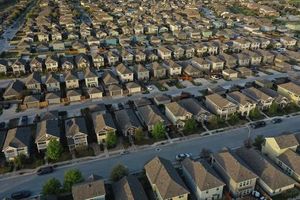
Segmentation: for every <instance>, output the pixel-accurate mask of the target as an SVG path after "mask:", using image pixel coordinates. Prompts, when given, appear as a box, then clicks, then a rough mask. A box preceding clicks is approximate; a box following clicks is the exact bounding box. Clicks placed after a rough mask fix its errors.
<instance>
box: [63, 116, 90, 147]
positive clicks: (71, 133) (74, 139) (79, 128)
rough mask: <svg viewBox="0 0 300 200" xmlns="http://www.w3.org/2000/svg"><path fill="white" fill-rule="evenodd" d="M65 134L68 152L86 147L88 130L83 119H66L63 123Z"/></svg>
mask: <svg viewBox="0 0 300 200" xmlns="http://www.w3.org/2000/svg"><path fill="white" fill-rule="evenodd" d="M65 132H66V137H67V143H68V147H69V150H70V151H72V150H74V149H76V148H80V147H87V146H88V141H87V137H88V130H87V128H86V123H85V119H84V118H83V117H76V118H71V119H67V120H66V121H65Z"/></svg>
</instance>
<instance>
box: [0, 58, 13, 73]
mask: <svg viewBox="0 0 300 200" xmlns="http://www.w3.org/2000/svg"><path fill="white" fill-rule="evenodd" d="M10 64H11V63H10V62H9V61H8V60H6V59H5V60H0V74H6V73H7V69H8V67H9V66H10Z"/></svg>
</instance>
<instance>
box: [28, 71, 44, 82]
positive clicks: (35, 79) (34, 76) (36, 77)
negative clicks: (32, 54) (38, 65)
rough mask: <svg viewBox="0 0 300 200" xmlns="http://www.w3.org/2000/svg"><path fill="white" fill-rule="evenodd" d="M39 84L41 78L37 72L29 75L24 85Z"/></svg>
mask: <svg viewBox="0 0 300 200" xmlns="http://www.w3.org/2000/svg"><path fill="white" fill-rule="evenodd" d="M40 83H41V76H40V74H39V73H37V72H33V73H31V74H30V75H29V76H28V77H27V79H26V85H29V84H40Z"/></svg>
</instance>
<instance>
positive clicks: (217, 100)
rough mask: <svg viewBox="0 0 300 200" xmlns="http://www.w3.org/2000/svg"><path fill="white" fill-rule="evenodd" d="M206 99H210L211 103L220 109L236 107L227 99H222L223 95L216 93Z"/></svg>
mask: <svg viewBox="0 0 300 200" xmlns="http://www.w3.org/2000/svg"><path fill="white" fill-rule="evenodd" d="M205 98H206V99H209V100H210V101H211V102H213V103H214V104H216V106H218V107H219V108H224V107H227V106H229V105H234V104H233V103H231V102H230V101H228V100H227V99H226V98H224V97H222V96H221V95H219V94H217V93H215V94H210V95H207V96H205Z"/></svg>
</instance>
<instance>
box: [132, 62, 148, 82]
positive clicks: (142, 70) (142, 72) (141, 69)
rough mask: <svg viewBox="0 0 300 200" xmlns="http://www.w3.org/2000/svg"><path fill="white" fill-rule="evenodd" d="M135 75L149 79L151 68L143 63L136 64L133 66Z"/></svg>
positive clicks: (139, 78)
mask: <svg viewBox="0 0 300 200" xmlns="http://www.w3.org/2000/svg"><path fill="white" fill-rule="evenodd" d="M133 71H134V75H135V78H136V79H137V80H149V77H150V75H149V74H150V72H149V70H148V69H147V68H146V67H145V66H144V65H142V64H138V65H135V66H134V67H133Z"/></svg>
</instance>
